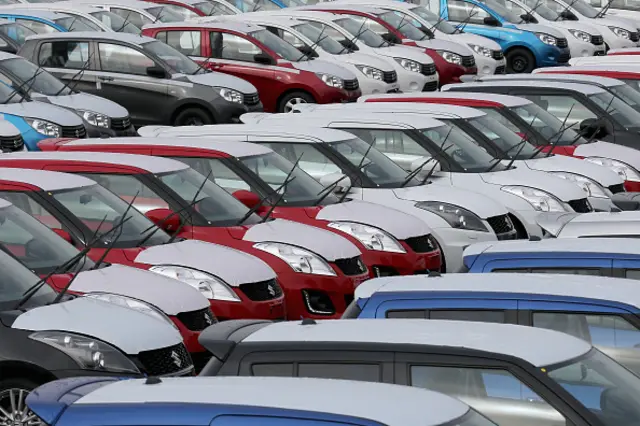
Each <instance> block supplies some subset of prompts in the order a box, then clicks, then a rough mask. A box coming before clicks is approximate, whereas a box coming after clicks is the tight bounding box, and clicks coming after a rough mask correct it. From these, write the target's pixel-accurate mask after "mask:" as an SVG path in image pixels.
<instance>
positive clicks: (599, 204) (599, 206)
mask: <svg viewBox="0 0 640 426" xmlns="http://www.w3.org/2000/svg"><path fill="white" fill-rule="evenodd" d="M623 194H624V192H623ZM587 199H588V200H589V203H591V206H592V207H593V209H594V210H595V211H597V212H611V211H616V210H618V208H617V207H616V205H615V203H614V202H613V201H612V199H611V198H596V197H588V198H587ZM634 210H635V209H634Z"/></svg>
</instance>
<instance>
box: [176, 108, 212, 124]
mask: <svg viewBox="0 0 640 426" xmlns="http://www.w3.org/2000/svg"><path fill="white" fill-rule="evenodd" d="M205 124H213V120H212V119H211V116H210V115H209V114H208V113H207V112H206V111H205V110H203V109H202V108H197V107H194V108H185V109H183V110H182V111H180V112H179V113H178V115H176V118H175V120H173V125H174V126H203V125H205Z"/></svg>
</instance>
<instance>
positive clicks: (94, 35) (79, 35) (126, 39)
mask: <svg viewBox="0 0 640 426" xmlns="http://www.w3.org/2000/svg"><path fill="white" fill-rule="evenodd" d="M27 39H28V40H49V39H51V40H55V39H69V40H76V39H92V40H108V41H119V42H122V43H131V44H135V45H141V44H144V43H149V42H151V41H157V40H156V39H155V38H151V37H146V36H143V35H138V34H130V33H118V32H109V31H103V32H97V31H69V32H58V33H48V34H34V35H31V36H29V37H27Z"/></svg>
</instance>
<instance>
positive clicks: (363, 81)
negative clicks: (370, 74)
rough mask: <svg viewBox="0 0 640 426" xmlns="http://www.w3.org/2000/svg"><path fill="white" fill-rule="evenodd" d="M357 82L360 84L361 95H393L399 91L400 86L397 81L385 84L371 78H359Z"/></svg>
mask: <svg viewBox="0 0 640 426" xmlns="http://www.w3.org/2000/svg"><path fill="white" fill-rule="evenodd" d="M358 81H359V82H360V91H361V92H362V94H363V95H376V94H384V93H393V92H394V91H398V90H400V84H399V83H398V82H397V81H396V82H395V83H385V82H384V81H381V80H374V79H372V78H359V79H358Z"/></svg>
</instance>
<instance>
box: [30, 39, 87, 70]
mask: <svg viewBox="0 0 640 426" xmlns="http://www.w3.org/2000/svg"><path fill="white" fill-rule="evenodd" d="M88 60H89V43H88V42H82V41H80V42H77V41H54V42H46V43H42V45H41V46H40V52H39V54H38V64H40V66H43V67H51V68H71V69H80V68H83V67H85V66H86V64H87V61H88Z"/></svg>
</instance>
